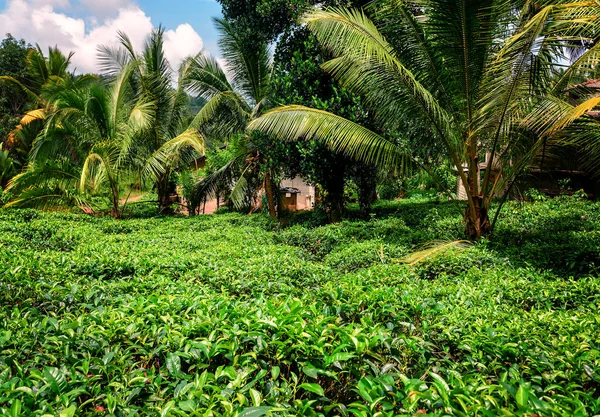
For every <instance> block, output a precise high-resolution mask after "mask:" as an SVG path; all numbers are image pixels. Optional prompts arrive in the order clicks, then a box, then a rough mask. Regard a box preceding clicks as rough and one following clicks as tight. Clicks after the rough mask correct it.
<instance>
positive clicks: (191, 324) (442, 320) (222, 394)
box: [0, 197, 600, 416]
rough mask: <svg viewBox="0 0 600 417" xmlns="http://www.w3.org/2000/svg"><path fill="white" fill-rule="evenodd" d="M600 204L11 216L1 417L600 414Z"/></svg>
mask: <svg viewBox="0 0 600 417" xmlns="http://www.w3.org/2000/svg"><path fill="white" fill-rule="evenodd" d="M599 208H600V207H599V206H598V204H597V203H590V202H586V201H583V200H580V199H578V198H574V197H569V198H566V197H565V198H559V199H554V200H548V201H546V202H539V203H526V204H523V205H519V204H517V203H510V204H509V206H508V209H507V210H506V212H505V214H504V216H503V218H502V219H501V222H500V223H499V227H498V229H497V233H498V239H497V240H495V241H493V242H488V241H482V242H480V243H477V244H474V245H472V246H470V247H468V248H466V249H460V250H459V249H449V250H448V251H444V252H441V253H438V256H437V257H434V258H426V259H424V260H423V261H422V262H420V263H416V264H414V265H407V264H405V263H403V262H401V261H400V260H401V259H403V258H405V257H406V256H407V255H408V254H410V253H414V252H415V251H419V250H421V249H423V245H424V244H425V243H426V242H430V241H432V240H440V239H442V240H446V239H456V238H460V237H462V233H463V227H462V219H461V213H459V212H458V211H457V210H456V208H455V206H453V205H452V204H449V203H443V204H440V203H435V202H429V201H426V200H420V201H417V200H412V201H403V202H393V203H391V202H384V203H379V204H378V205H377V207H376V216H375V217H374V218H373V219H372V220H370V221H354V220H345V221H344V222H342V223H340V224H335V225H327V226H319V227H313V226H309V224H310V222H307V221H306V220H302V219H301V218H296V219H290V227H287V228H284V229H282V228H281V227H280V226H279V225H278V224H277V223H275V222H274V221H273V220H271V219H270V218H269V217H268V216H265V215H253V216H244V215H240V214H224V215H218V216H198V217H193V218H183V217H171V218H138V219H130V220H120V221H116V220H113V219H110V218H98V217H92V216H84V215H71V214H64V213H62V214H61V213H46V214H44V213H41V212H38V211H33V210H8V211H3V212H1V213H0V412H1V413H3V414H5V415H11V416H19V415H22V416H41V415H44V414H46V415H59V414H60V415H61V416H74V415H81V416H86V415H107V414H109V415H116V416H131V415H155V414H156V415H163V416H185V415H189V416H193V415H238V416H260V415H265V414H266V415H355V416H369V415H379V416H388V415H389V416H394V415H406V416H409V415H425V414H429V415H449V414H451V415H457V416H473V415H486V416H487V415H489V416H492V415H507V416H508V415H519V416H533V415H538V416H539V415H543V416H592V415H596V414H598V413H600V401H599V400H598V398H599V394H600V344H599V339H598V334H599V331H600V316H598V314H597V311H598V308H599V307H600V295H599V294H600V280H599V279H598V276H597V268H598V267H600V249H599V248H600V217H599V215H598V213H599V212H600V211H599Z"/></svg>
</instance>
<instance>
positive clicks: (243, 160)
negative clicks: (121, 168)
mask: <svg viewBox="0 0 600 417" xmlns="http://www.w3.org/2000/svg"><path fill="white" fill-rule="evenodd" d="M215 25H216V27H217V30H218V31H219V33H220V39H219V47H220V49H221V52H222V54H223V58H224V59H225V61H226V62H227V72H225V70H224V69H223V67H222V66H221V65H220V64H219V62H218V61H217V60H216V59H215V58H213V57H211V56H210V55H208V54H205V53H203V52H202V53H200V54H198V55H196V56H195V57H193V58H190V59H189V60H188V61H187V64H186V66H187V68H188V71H189V76H188V78H187V79H186V88H187V89H188V91H190V93H192V94H195V95H197V96H199V97H201V98H203V99H204V100H206V104H205V105H204V106H203V107H202V108H201V109H200V111H199V113H198V114H197V115H196V117H195V119H194V121H193V125H194V126H195V127H198V128H200V129H201V130H202V131H203V132H206V134H207V136H210V137H212V138H213V139H214V140H216V141H217V143H218V144H219V143H223V142H226V141H227V139H228V138H231V137H233V136H236V135H238V136H239V135H243V140H241V141H240V140H237V141H236V145H237V149H236V152H234V153H233V156H232V158H231V160H230V161H228V163H226V164H225V166H223V167H222V168H221V169H219V170H217V171H216V172H215V173H213V174H212V175H210V176H208V177H207V178H205V179H203V180H202V181H200V182H199V183H198V184H197V186H196V187H195V191H194V200H195V201H196V205H198V204H199V203H200V202H201V201H203V200H205V199H206V198H207V197H209V196H216V195H218V193H219V191H220V190H222V189H223V188H228V189H229V190H230V195H229V198H230V199H231V200H232V202H233V203H234V204H235V205H236V206H238V207H240V206H244V205H247V204H248V203H249V198H248V196H249V195H252V191H253V189H254V191H255V190H256V187H255V186H259V187H263V188H264V189H265V192H266V194H267V200H268V205H269V213H270V214H271V215H272V216H275V215H276V213H275V196H274V192H273V181H272V173H271V172H270V170H269V169H266V172H264V173H261V170H265V169H264V161H263V160H262V158H261V155H260V152H258V150H257V147H256V146H255V145H254V143H253V140H252V135H248V134H244V132H245V131H246V128H247V126H248V123H249V122H250V121H251V120H253V119H254V118H256V117H257V116H258V115H260V113H261V112H262V111H263V108H264V107H265V105H266V104H267V99H268V96H269V89H270V84H271V72H272V68H271V61H270V56H269V50H268V46H267V44H266V43H260V42H259V43H257V44H253V45H251V44H249V42H248V38H247V36H246V34H245V33H244V32H243V31H241V30H239V29H238V28H236V27H235V26H234V25H233V24H232V23H231V22H229V21H226V20H223V19H215ZM261 175H262V177H263V180H262V181H260V182H256V181H255V180H256V178H257V177H260V176H261ZM252 184H253V185H252ZM250 199H251V198H250Z"/></svg>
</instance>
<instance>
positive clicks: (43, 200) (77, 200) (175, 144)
mask: <svg viewBox="0 0 600 417" xmlns="http://www.w3.org/2000/svg"><path fill="white" fill-rule="evenodd" d="M138 64H139V63H138V62H137V61H132V62H130V63H129V64H126V65H124V67H123V68H122V69H121V71H120V72H119V73H118V75H116V77H115V78H114V80H113V81H112V82H111V84H110V85H109V86H108V88H106V87H105V86H104V85H101V84H99V83H97V84H94V85H92V86H89V87H86V88H79V89H65V90H62V91H60V92H57V93H56V94H55V95H54V100H53V102H52V103H51V106H52V108H53V109H54V111H53V112H52V114H51V115H50V116H49V117H48V118H47V120H46V123H45V127H44V132H43V135H41V136H40V137H38V139H36V141H35V143H34V146H33V149H32V152H31V154H30V162H29V164H28V167H27V169H26V170H25V171H24V172H22V173H21V174H19V175H17V176H16V177H15V178H14V179H13V180H12V181H11V183H10V185H9V189H10V190H13V191H14V194H16V198H15V199H14V200H13V201H12V202H10V203H9V205H20V206H35V207H43V208H50V207H56V206H65V205H66V206H69V205H73V204H76V205H79V206H81V205H83V206H90V203H89V200H88V199H87V196H90V195H95V194H98V193H102V192H103V191H104V190H107V191H108V200H109V206H110V213H111V216H113V217H114V218H119V217H121V216H122V209H121V207H120V197H119V191H120V189H121V186H122V181H123V178H124V177H126V176H130V175H135V176H136V177H138V178H139V179H140V181H141V182H142V183H152V182H155V181H156V180H157V179H158V178H159V177H161V176H162V175H163V174H164V172H165V171H166V170H167V169H169V167H170V166H171V165H172V163H173V162H172V161H173V160H175V159H177V157H178V155H179V154H180V153H181V150H182V149H183V147H185V146H192V145H190V144H194V145H196V144H198V143H201V142H202V138H201V136H200V134H199V133H198V132H197V131H195V130H192V129H190V130H186V131H184V132H182V133H181V134H179V135H178V136H176V137H175V138H173V139H171V140H169V141H167V142H165V143H163V144H162V146H160V147H159V148H158V149H156V150H155V151H154V152H153V153H152V154H150V155H147V154H145V152H144V148H143V146H144V144H145V141H144V140H145V138H146V135H147V132H148V130H149V129H150V128H151V127H152V125H153V123H154V117H155V102H154V101H153V100H151V99H149V98H148V97H146V96H145V95H139V94H137V93H136V91H135V90H134V88H133V87H132V85H133V83H132V80H131V78H132V77H133V76H134V74H135V72H136V66H137V65H138ZM140 149H141V152H140Z"/></svg>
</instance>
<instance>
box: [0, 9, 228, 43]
mask: <svg viewBox="0 0 600 417" xmlns="http://www.w3.org/2000/svg"><path fill="white" fill-rule="evenodd" d="M2 1H5V0H0V2H2ZM138 4H139V5H140V6H141V8H142V9H143V10H144V11H145V12H146V13H147V14H148V15H149V16H150V17H151V18H152V22H154V23H155V24H157V25H158V24H162V25H163V26H165V27H166V28H167V29H175V28H176V27H177V26H178V25H180V24H181V23H189V24H190V25H192V27H193V28H194V29H195V30H196V32H198V34H199V35H200V36H201V37H202V39H203V40H204V45H205V47H206V48H207V49H208V50H209V52H211V53H213V54H215V53H217V52H218V51H217V33H216V31H215V28H214V26H213V23H212V17H213V16H221V5H220V4H219V3H218V2H217V1H214V0H141V1H138Z"/></svg>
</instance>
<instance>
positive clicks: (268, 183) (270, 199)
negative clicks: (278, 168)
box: [265, 172, 277, 217]
mask: <svg viewBox="0 0 600 417" xmlns="http://www.w3.org/2000/svg"><path fill="white" fill-rule="evenodd" d="M265 193H266V194H267V205H268V206H269V215H270V216H271V217H277V210H276V209H275V196H274V194H273V180H272V179H271V174H270V173H269V172H267V173H266V174H265Z"/></svg>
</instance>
